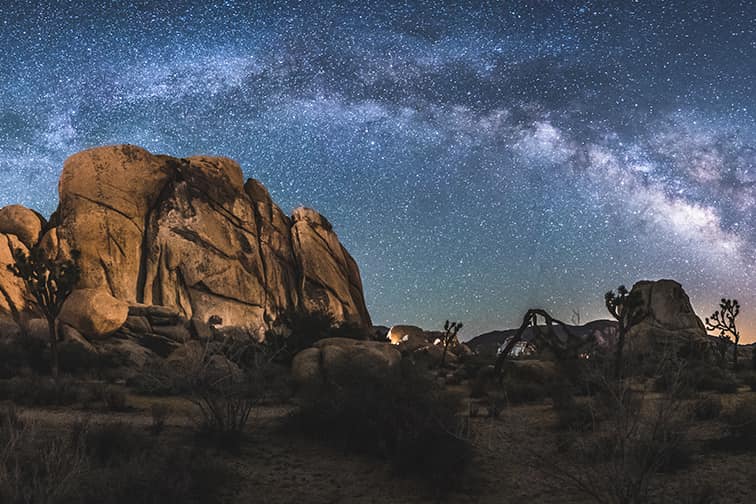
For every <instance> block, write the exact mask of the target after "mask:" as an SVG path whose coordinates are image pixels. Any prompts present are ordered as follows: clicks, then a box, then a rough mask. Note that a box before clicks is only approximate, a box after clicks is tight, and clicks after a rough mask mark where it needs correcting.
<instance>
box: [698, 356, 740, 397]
mask: <svg viewBox="0 0 756 504" xmlns="http://www.w3.org/2000/svg"><path fill="white" fill-rule="evenodd" d="M686 374H687V380H688V381H690V382H691V383H692V384H693V386H694V387H695V389H696V390H699V391H700V390H712V391H715V392H719V393H721V394H734V393H735V392H737V391H738V381H737V379H736V378H735V375H733V374H732V373H731V372H729V371H727V370H725V369H722V368H721V367H718V366H714V365H711V364H705V363H700V364H698V365H693V366H691V367H690V368H689V369H688V370H687V373H686Z"/></svg>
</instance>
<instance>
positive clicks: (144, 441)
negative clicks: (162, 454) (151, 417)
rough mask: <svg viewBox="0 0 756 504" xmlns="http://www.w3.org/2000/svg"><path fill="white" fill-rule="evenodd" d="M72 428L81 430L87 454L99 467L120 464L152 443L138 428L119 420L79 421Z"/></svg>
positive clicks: (135, 455)
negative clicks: (90, 423) (99, 422)
mask: <svg viewBox="0 0 756 504" xmlns="http://www.w3.org/2000/svg"><path fill="white" fill-rule="evenodd" d="M74 429H79V430H80V431H81V432H82V435H83V436H84V447H85V450H86V454H87V456H88V457H89V458H90V459H91V460H92V461H94V462H95V464H96V465H97V466H100V467H102V466H109V465H120V464H122V463H123V462H124V461H128V460H130V459H132V458H135V457H137V456H139V455H140V454H141V453H143V452H144V451H146V450H147V449H148V448H149V447H150V446H151V445H152V440H150V439H149V438H147V437H146V436H144V434H143V433H142V432H141V431H140V430H138V429H137V428H135V427H133V426H131V425H128V424H124V423H121V422H116V423H105V424H102V425H97V426H91V425H88V424H86V423H84V424H81V423H80V424H79V425H77V426H75V427H74Z"/></svg>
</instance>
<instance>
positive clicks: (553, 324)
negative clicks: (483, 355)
mask: <svg viewBox="0 0 756 504" xmlns="http://www.w3.org/2000/svg"><path fill="white" fill-rule="evenodd" d="M539 319H543V322H544V323H543V325H540V324H539ZM528 328H532V335H533V341H532V342H531V343H532V344H533V345H534V346H535V347H536V348H549V349H550V350H551V351H552V352H553V353H554V356H555V357H556V360H557V362H558V363H559V364H560V365H567V364H569V363H571V362H574V361H576V360H577V359H578V358H579V357H580V354H581V352H582V351H583V350H584V349H585V348H586V346H589V345H592V344H593V343H595V339H594V336H593V335H590V336H589V337H588V338H587V339H584V338H581V337H580V336H578V335H576V334H575V333H573V332H572V331H571V330H570V326H569V325H567V324H565V323H564V322H562V321H561V320H559V319H555V318H554V317H552V316H551V315H550V314H549V313H548V312H547V311H546V310H542V309H540V308H531V309H530V310H528V311H527V312H526V313H525V316H524V317H523V318H522V324H520V327H519V329H517V332H516V333H515V335H514V336H512V337H511V338H509V340H508V341H507V344H506V345H505V346H504V349H503V350H502V351H501V352H499V355H498V357H497V358H496V366H495V367H494V373H495V375H496V376H498V377H499V381H501V380H502V378H503V373H502V370H503V369H504V365H505V363H506V362H507V357H509V354H510V353H511V352H512V349H514V347H515V346H516V345H517V344H518V343H519V342H521V341H524V338H525V331H526V330H527V329H528ZM560 333H561V334H560ZM561 336H565V337H561Z"/></svg>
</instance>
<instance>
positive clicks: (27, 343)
mask: <svg viewBox="0 0 756 504" xmlns="http://www.w3.org/2000/svg"><path fill="white" fill-rule="evenodd" d="M26 370H31V371H33V372H35V373H37V374H47V373H49V372H50V357H49V350H48V349H47V344H46V343H45V342H44V341H42V340H38V339H36V338H30V337H24V336H22V337H20V338H16V339H14V340H11V341H5V342H1V343H0V378H13V377H14V376H18V375H20V374H23V373H24V372H25V371H26Z"/></svg>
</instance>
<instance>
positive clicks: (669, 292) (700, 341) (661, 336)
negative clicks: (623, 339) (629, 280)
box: [627, 280, 710, 353]
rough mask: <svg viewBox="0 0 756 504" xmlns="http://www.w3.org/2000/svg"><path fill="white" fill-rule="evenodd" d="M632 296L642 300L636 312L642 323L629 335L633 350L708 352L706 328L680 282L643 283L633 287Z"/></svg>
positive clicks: (634, 326)
mask: <svg viewBox="0 0 756 504" xmlns="http://www.w3.org/2000/svg"><path fill="white" fill-rule="evenodd" d="M631 293H637V295H638V296H639V298H640V306H639V307H638V308H637V309H636V313H637V316H638V320H639V322H638V323H637V324H635V325H633V326H632V327H631V328H630V330H629V331H628V335H627V338H628V342H629V345H630V347H631V348H633V349H636V350H640V351H646V352H649V351H655V352H657V353H658V352H663V351H669V350H670V348H675V349H676V348H682V347H689V348H692V349H695V350H696V351H698V352H703V351H706V349H707V348H708V346H709V345H710V342H709V339H708V337H707V336H706V329H705V328H704V324H703V322H701V319H700V318H698V315H696V312H695V311H694V310H693V306H692V305H691V304H690V299H689V298H688V295H687V294H686V293H685V290H684V289H683V288H682V286H681V285H680V284H679V283H677V282H675V281H674V280H657V281H641V282H637V283H636V284H635V285H633V288H632V291H631ZM670 345H671V347H670Z"/></svg>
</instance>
